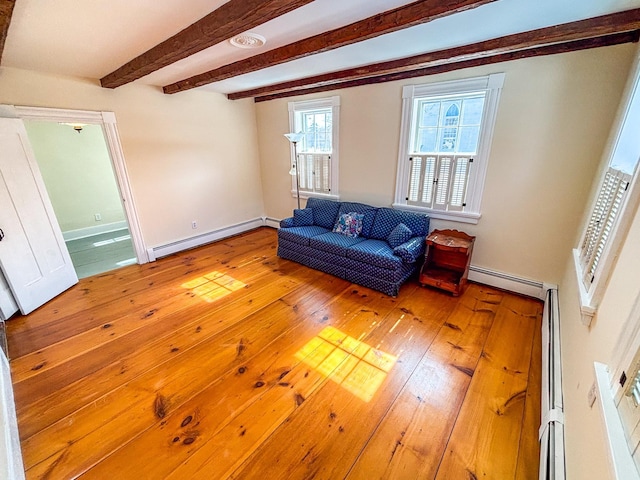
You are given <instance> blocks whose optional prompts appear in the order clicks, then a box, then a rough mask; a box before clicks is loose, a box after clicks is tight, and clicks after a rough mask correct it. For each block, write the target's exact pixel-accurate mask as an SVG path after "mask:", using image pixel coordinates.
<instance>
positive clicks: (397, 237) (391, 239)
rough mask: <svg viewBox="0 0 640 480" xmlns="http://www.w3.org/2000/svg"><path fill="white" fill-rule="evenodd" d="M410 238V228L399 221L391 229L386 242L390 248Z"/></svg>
mask: <svg viewBox="0 0 640 480" xmlns="http://www.w3.org/2000/svg"><path fill="white" fill-rule="evenodd" d="M410 238H411V230H410V229H409V227H407V226H406V225H405V224H404V223H399V224H398V225H396V227H395V228H394V229H393V230H391V233H390V234H389V236H388V237H387V243H388V244H389V246H390V247H391V248H396V247H397V246H398V245H402V244H403V243H404V242H406V241H407V240H409V239H410Z"/></svg>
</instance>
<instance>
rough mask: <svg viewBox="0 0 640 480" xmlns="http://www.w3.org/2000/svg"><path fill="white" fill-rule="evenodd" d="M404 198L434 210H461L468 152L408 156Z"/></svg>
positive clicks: (410, 203)
mask: <svg viewBox="0 0 640 480" xmlns="http://www.w3.org/2000/svg"><path fill="white" fill-rule="evenodd" d="M408 160H409V162H410V163H411V165H410V168H409V182H408V192H407V197H406V201H407V203H408V204H409V205H416V206H421V207H427V208H433V209H437V210H447V211H462V210H463V209H464V207H465V195H466V190H467V185H468V182H469V173H470V171H471V163H472V162H473V158H472V157H470V156H469V155H411V156H410V157H409V159H408Z"/></svg>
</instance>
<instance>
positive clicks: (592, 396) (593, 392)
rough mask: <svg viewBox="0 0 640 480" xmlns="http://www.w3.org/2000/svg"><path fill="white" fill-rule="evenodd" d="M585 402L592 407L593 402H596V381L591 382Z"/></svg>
mask: <svg viewBox="0 0 640 480" xmlns="http://www.w3.org/2000/svg"><path fill="white" fill-rule="evenodd" d="M587 403H588V404H589V407H593V404H594V403H596V382H593V385H591V388H590V389H589V391H588V392H587Z"/></svg>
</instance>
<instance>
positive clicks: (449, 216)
mask: <svg viewBox="0 0 640 480" xmlns="http://www.w3.org/2000/svg"><path fill="white" fill-rule="evenodd" d="M393 208H396V209H398V210H406V211H408V212H418V213H426V214H427V215H429V217H431V218H437V219H438V220H450V221H452V222H460V223H471V224H474V225H477V224H478V220H480V217H481V216H482V214H480V213H474V212H447V211H444V210H434V209H433V208H426V207H418V206H416V205H407V204H406V203H394V204H393Z"/></svg>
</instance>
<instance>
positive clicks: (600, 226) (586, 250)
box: [580, 167, 631, 290]
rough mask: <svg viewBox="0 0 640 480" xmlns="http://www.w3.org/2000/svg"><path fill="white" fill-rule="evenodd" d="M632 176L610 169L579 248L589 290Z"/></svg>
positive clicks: (583, 273) (583, 279) (586, 286)
mask: <svg viewBox="0 0 640 480" xmlns="http://www.w3.org/2000/svg"><path fill="white" fill-rule="evenodd" d="M630 181H631V175H628V174H626V173H624V172H622V171H620V170H616V169H615V168H613V167H609V168H608V170H607V171H606V173H605V175H604V179H603V181H602V184H601V186H600V191H599V193H598V197H597V200H596V202H595V205H594V207H593V210H592V213H591V218H590V219H589V222H588V224H587V228H586V231H585V235H584V239H583V241H582V244H581V246H580V267H581V269H582V282H583V285H584V287H585V288H586V289H587V290H589V288H590V287H591V284H592V283H593V282H594V280H595V278H596V275H597V271H598V270H597V269H598V265H599V264H600V259H601V257H602V254H603V252H604V250H605V247H606V246H607V240H608V239H609V237H610V234H611V232H612V230H613V228H614V226H615V224H616V221H617V219H618V215H619V212H620V209H621V207H622V204H623V202H624V199H625V197H626V194H627V190H628V186H629V182H630Z"/></svg>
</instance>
